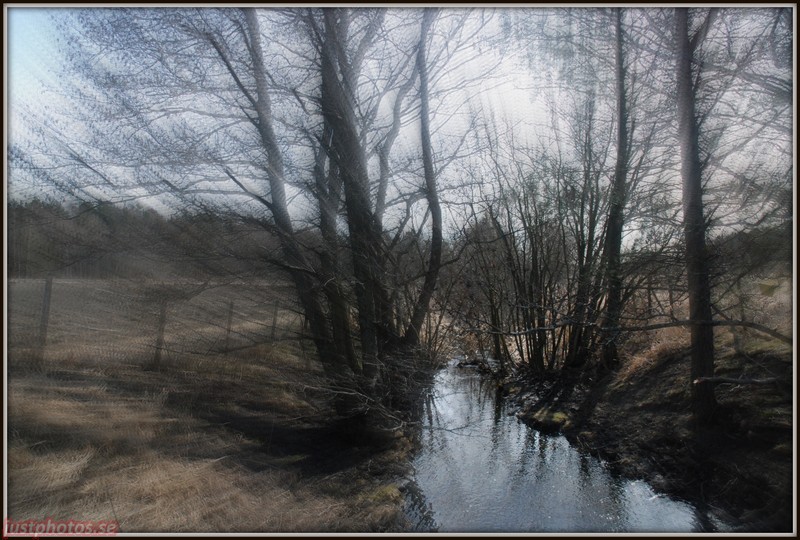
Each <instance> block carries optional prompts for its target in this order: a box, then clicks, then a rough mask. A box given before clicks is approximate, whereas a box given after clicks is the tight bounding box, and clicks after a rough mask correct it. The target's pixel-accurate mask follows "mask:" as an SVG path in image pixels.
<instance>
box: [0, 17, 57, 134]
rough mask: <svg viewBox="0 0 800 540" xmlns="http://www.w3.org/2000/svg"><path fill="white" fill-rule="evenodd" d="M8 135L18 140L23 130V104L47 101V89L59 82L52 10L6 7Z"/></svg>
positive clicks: (44, 102)
mask: <svg viewBox="0 0 800 540" xmlns="http://www.w3.org/2000/svg"><path fill="white" fill-rule="evenodd" d="M6 9H7V10H8V11H7V17H6V24H7V25H8V28H7V32H6V39H7V47H6V51H7V55H8V56H7V59H6V69H7V76H6V81H7V86H6V88H5V90H6V92H7V100H8V101H7V107H8V111H7V112H8V114H7V115H6V118H7V119H9V120H10V122H9V125H8V128H9V132H8V136H9V139H10V140H12V141H13V140H14V139H15V135H16V134H17V132H18V131H20V130H24V126H21V125H20V123H19V112H20V111H21V108H22V105H23V104H27V105H28V106H30V107H33V108H39V107H42V106H44V105H45V104H46V103H47V102H48V95H47V90H46V89H47V87H48V86H55V85H57V83H58V80H59V75H58V70H59V65H60V64H61V61H60V52H59V47H58V44H57V40H56V31H55V27H54V25H53V22H52V21H51V19H50V13H51V12H52V11H53V10H52V9H43V8H28V7H10V8H6Z"/></svg>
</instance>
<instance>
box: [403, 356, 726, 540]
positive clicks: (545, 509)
mask: <svg viewBox="0 0 800 540" xmlns="http://www.w3.org/2000/svg"><path fill="white" fill-rule="evenodd" d="M412 467H413V470H414V474H413V478H412V479H411V482H410V483H409V484H408V486H407V488H406V491H405V492H406V495H405V514H406V517H407V518H408V520H409V521H410V522H411V524H412V531H417V532H420V531H439V532H711V531H719V532H722V531H726V530H729V529H730V528H729V527H727V526H726V525H725V524H723V523H720V522H719V521H718V520H716V519H714V518H712V517H710V516H709V515H708V514H707V513H706V512H703V511H702V510H701V509H700V508H697V507H696V506H694V505H692V504H690V503H688V502H684V501H680V500H675V499H671V498H669V497H667V496H665V495H662V494H658V493H656V492H654V491H653V489H651V488H650V486H649V485H648V484H647V483H646V482H643V481H640V480H629V479H625V478H621V477H619V476H617V475H614V474H612V473H611V472H610V471H609V470H608V467H607V466H606V465H605V464H604V463H603V462H602V461H601V460H599V459H597V458H595V457H592V456H590V455H587V454H584V453H581V452H579V451H578V450H577V449H575V448H574V447H572V445H570V443H569V442H568V441H567V439H566V438H565V437H563V436H560V435H545V434H543V433H540V432H539V431H537V430H535V429H532V428H530V427H528V426H526V425H525V424H523V423H522V422H520V421H519V420H518V419H517V418H516V417H515V416H513V414H512V413H511V412H509V410H507V407H506V405H505V403H504V401H503V400H502V399H501V398H499V397H498V396H497V392H496V390H495V386H494V385H493V384H492V383H491V381H489V380H488V379H487V378H486V377H484V376H482V375H480V374H479V373H478V372H477V371H475V370H473V369H464V368H458V367H456V366H455V361H454V362H452V363H451V364H450V365H449V366H448V367H447V368H445V369H442V370H441V371H440V372H439V373H438V374H437V375H436V378H435V382H434V386H433V389H432V393H431V395H430V398H429V399H428V400H427V401H426V403H425V407H424V418H423V426H422V431H421V433H420V448H419V451H418V452H417V454H416V455H415V457H414V459H413V461H412Z"/></svg>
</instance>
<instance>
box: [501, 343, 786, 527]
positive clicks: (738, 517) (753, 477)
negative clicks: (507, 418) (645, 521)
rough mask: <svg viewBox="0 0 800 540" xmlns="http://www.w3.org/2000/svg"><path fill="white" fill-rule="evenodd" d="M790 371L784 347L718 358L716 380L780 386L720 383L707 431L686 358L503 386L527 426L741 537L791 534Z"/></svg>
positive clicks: (666, 356)
mask: <svg viewBox="0 0 800 540" xmlns="http://www.w3.org/2000/svg"><path fill="white" fill-rule="evenodd" d="M792 365H793V364H792V353H791V350H788V351H787V350H785V348H783V349H782V350H781V349H776V348H774V347H773V348H772V349H771V350H770V349H762V350H756V351H749V352H748V353H747V354H744V353H741V352H740V353H738V354H737V353H734V352H733V351H727V352H724V353H723V354H719V355H718V357H717V359H716V375H717V376H720V377H731V378H739V377H741V378H750V379H752V378H767V377H769V378H776V379H777V380H778V381H781V382H777V383H774V384H772V383H771V384H730V383H725V384H718V385H717V387H716V398H717V402H718V408H717V410H716V412H715V415H714V418H713V421H712V423H711V424H710V425H709V426H706V427H698V426H695V425H694V424H693V421H692V415H691V410H690V399H689V397H690V387H689V381H690V377H689V356H688V351H677V352H676V351H673V352H671V353H669V354H663V355H661V356H660V357H658V358H655V359H653V360H652V361H651V362H650V363H649V364H648V365H645V366H642V367H641V368H640V369H637V370H636V371H635V372H634V373H631V372H630V371H628V372H625V373H623V370H620V371H617V372H613V373H610V374H608V375H606V376H605V377H603V378H600V379H598V378H597V376H596V375H594V376H593V375H592V374H587V373H584V374H583V375H582V376H579V377H573V378H569V377H565V376H558V375H554V374H546V375H544V376H542V375H538V376H536V377H531V376H528V377H521V378H520V377H517V378H515V379H513V380H506V381H505V382H504V388H505V390H506V391H507V392H508V393H509V395H510V398H509V399H511V400H512V402H513V403H515V404H516V406H517V407H518V408H519V413H518V416H519V417H520V419H521V420H523V421H524V422H526V423H529V424H531V425H532V426H533V427H536V428H537V429H541V430H545V431H551V432H561V433H563V434H564V435H565V436H567V438H568V439H570V440H571V441H572V442H573V443H574V444H575V445H576V446H577V447H579V448H581V449H582V450H584V451H587V452H589V453H592V454H594V455H597V456H599V457H600V458H602V459H603V460H605V461H606V462H608V463H609V464H610V466H611V468H612V469H614V470H615V471H616V472H618V473H620V474H622V475H624V476H627V477H631V478H637V479H644V480H646V481H647V482H648V483H649V484H650V485H651V486H652V487H653V488H654V489H655V490H656V491H660V492H664V493H667V494H669V495H671V496H674V497H677V498H681V499H684V500H687V501H691V502H692V503H694V504H695V505H697V506H698V507H699V508H703V509H707V510H708V514H709V515H711V516H714V517H716V518H718V519H720V520H721V521H723V522H724V523H728V524H733V525H734V527H736V530H737V531H747V532H754V531H758V532H790V531H792V530H793V511H794V508H795V506H794V501H793V480H794V470H793V452H794V434H793V423H792V420H793V371H792ZM705 525H706V526H707V528H709V529H710V530H713V524H711V523H710V522H709V523H708V524H705Z"/></svg>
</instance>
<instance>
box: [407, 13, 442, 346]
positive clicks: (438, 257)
mask: <svg viewBox="0 0 800 540" xmlns="http://www.w3.org/2000/svg"><path fill="white" fill-rule="evenodd" d="M435 18H436V10H434V9H426V10H425V11H424V14H423V18H422V31H421V33H420V38H419V48H418V49H417V71H418V73H419V86H420V89H419V94H420V98H419V99H420V109H421V110H420V137H421V141H422V165H423V169H424V174H425V197H426V199H427V200H428V209H429V210H430V212H431V248H430V258H429V261H428V270H427V271H426V272H425V282H424V283H423V284H422V290H421V291H420V294H419V298H418V299H417V303H416V305H415V306H414V311H413V313H412V315H411V322H410V323H409V325H408V328H407V329H406V331H405V336H404V337H405V342H406V345H409V346H417V345H418V344H419V331H420V328H421V327H422V322H423V321H424V320H425V316H426V315H427V313H428V308H429V306H430V301H431V298H432V297H433V291H434V290H435V289H436V281H437V279H438V277H439V267H440V266H441V262H442V208H441V205H440V204H439V192H438V188H437V186H436V173H435V171H434V170H433V151H432V148H431V132H430V110H429V103H428V101H429V99H428V66H427V58H426V42H427V39H428V31H429V29H430V26H431V24H433V20H434V19H435Z"/></svg>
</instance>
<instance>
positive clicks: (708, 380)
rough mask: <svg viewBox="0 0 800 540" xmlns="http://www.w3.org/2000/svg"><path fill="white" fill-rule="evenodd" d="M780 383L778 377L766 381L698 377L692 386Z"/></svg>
mask: <svg viewBox="0 0 800 540" xmlns="http://www.w3.org/2000/svg"><path fill="white" fill-rule="evenodd" d="M777 382H780V379H779V378H778V377H770V378H768V379H735V378H733V377H698V378H697V379H695V380H694V384H701V383H711V384H723V383H728V384H775V383H777Z"/></svg>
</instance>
